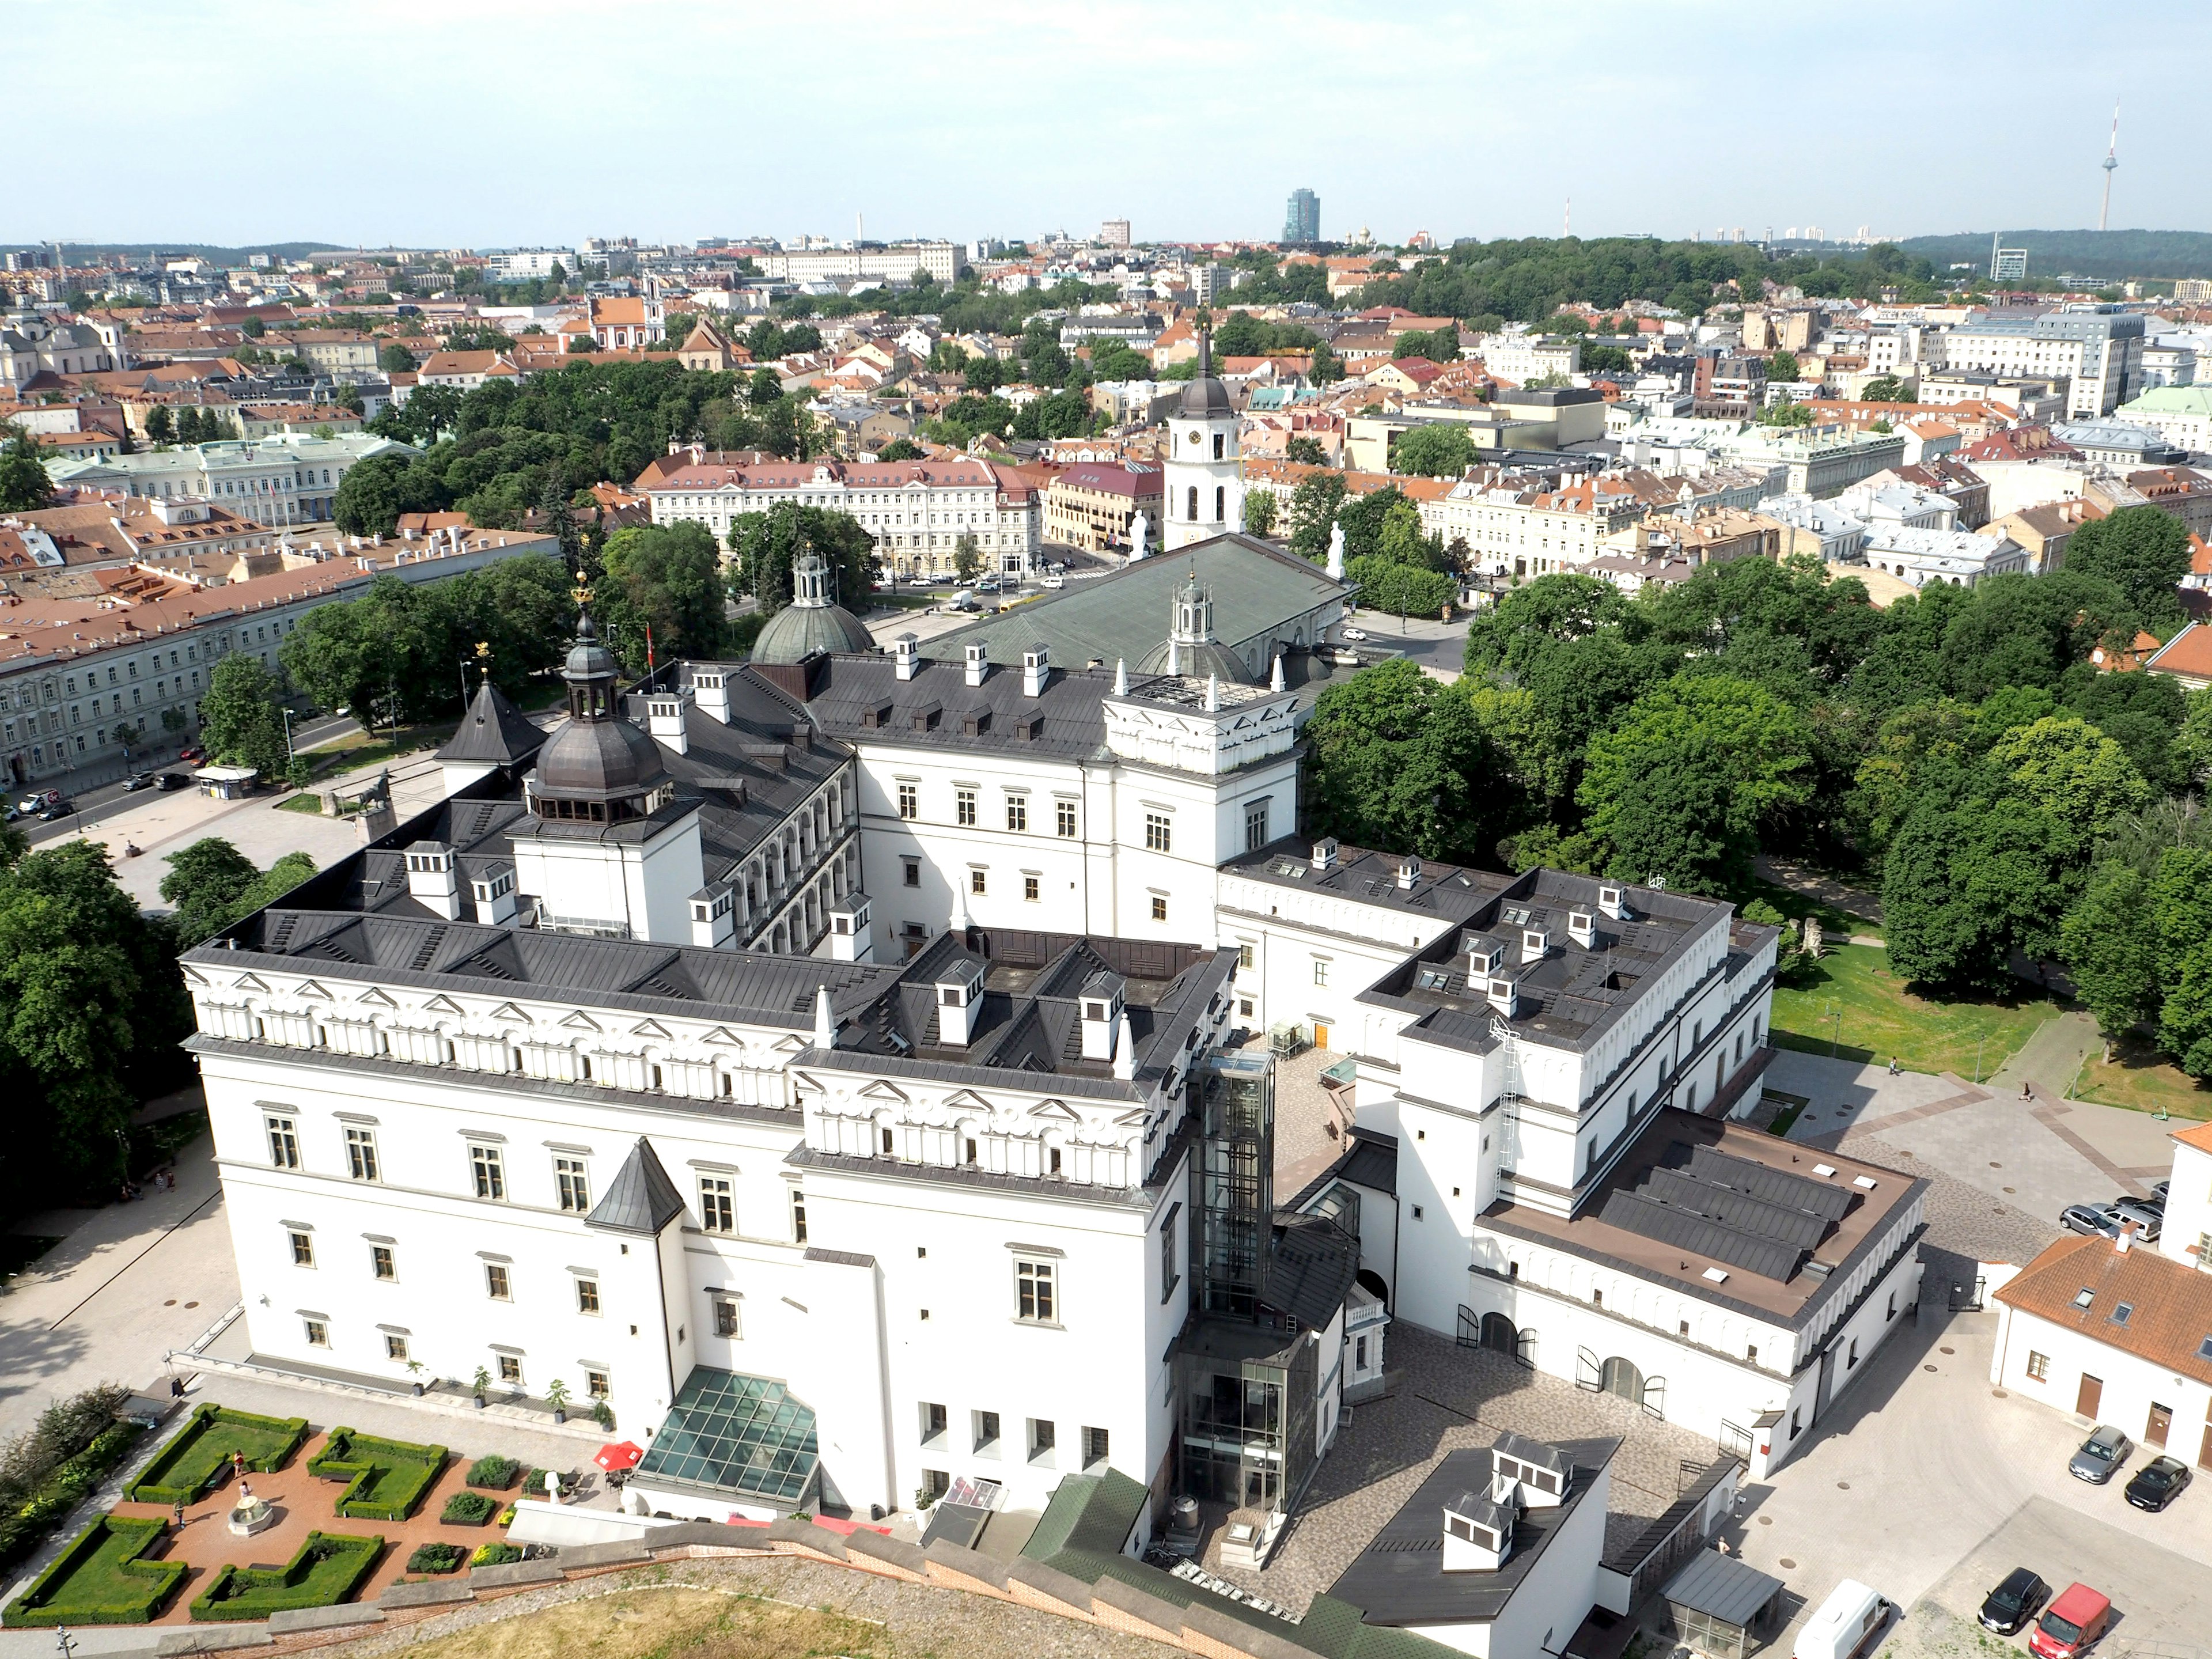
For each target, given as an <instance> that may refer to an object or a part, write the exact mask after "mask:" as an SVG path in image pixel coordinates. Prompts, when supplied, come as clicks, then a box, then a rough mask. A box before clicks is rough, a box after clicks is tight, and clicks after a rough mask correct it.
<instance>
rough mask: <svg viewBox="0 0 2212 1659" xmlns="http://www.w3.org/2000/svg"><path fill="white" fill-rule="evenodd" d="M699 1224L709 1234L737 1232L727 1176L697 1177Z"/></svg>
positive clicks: (735, 1207) (736, 1217)
mask: <svg viewBox="0 0 2212 1659" xmlns="http://www.w3.org/2000/svg"><path fill="white" fill-rule="evenodd" d="M699 1223H700V1225H702V1226H703V1227H704V1228H705V1229H706V1230H707V1231H708V1232H710V1233H734V1232H735V1231H737V1230H738V1216H737V1206H736V1205H735V1204H734V1203H733V1202H732V1198H731V1194H730V1178H729V1176H718V1175H702V1176H700V1177H699Z"/></svg>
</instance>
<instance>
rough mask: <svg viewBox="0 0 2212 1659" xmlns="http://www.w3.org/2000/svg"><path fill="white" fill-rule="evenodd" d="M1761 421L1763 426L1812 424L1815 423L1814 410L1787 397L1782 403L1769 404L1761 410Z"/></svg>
mask: <svg viewBox="0 0 2212 1659" xmlns="http://www.w3.org/2000/svg"><path fill="white" fill-rule="evenodd" d="M1812 424H1813V411H1812V410H1810V409H1808V408H1807V407H1806V406H1805V405H1804V404H1798V403H1791V402H1790V401H1789V400H1788V399H1786V398H1785V399H1784V401H1782V402H1781V403H1778V404H1767V406H1766V407H1765V408H1764V409H1762V410H1759V425H1761V426H1782V427H1792V426H1810V425H1812Z"/></svg>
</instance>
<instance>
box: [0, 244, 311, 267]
mask: <svg viewBox="0 0 2212 1659" xmlns="http://www.w3.org/2000/svg"><path fill="white" fill-rule="evenodd" d="M0 246H14V247H18V248H26V249H27V248H35V247H45V246H48V244H46V243H44V242H15V243H11V244H0ZM62 246H63V248H64V252H67V253H68V254H69V255H70V257H71V258H83V257H86V256H88V255H92V254H102V253H116V254H123V255H125V256H131V255H137V256H139V257H142V258H143V256H144V255H146V254H148V253H149V252H152V253H160V254H162V255H164V256H166V257H167V258H172V259H205V260H207V261H208V262H209V263H210V264H218V265H242V264H245V263H246V255H247V254H249V253H266V254H268V255H270V257H271V258H277V259H306V258H312V257H313V256H314V255H315V254H318V253H350V252H353V250H352V249H351V248H347V247H342V246H339V245H338V244H337V243H336V242H255V243H252V244H251V245H250V246H246V247H216V246H212V245H210V244H209V243H206V242H64V244H62Z"/></svg>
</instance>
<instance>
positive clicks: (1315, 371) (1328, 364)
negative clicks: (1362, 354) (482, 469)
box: [1310, 340, 1345, 386]
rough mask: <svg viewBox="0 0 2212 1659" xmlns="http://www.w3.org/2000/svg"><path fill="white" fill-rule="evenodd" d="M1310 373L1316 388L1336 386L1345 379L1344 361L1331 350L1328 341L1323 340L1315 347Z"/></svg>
mask: <svg viewBox="0 0 2212 1659" xmlns="http://www.w3.org/2000/svg"><path fill="white" fill-rule="evenodd" d="M1310 373H1311V376H1312V380H1313V383H1314V384H1315V385H1316V386H1334V385H1335V384H1336V383H1337V382H1338V381H1339V380H1342V379H1343V378H1344V375H1345V368H1344V360H1343V359H1342V358H1340V357H1339V356H1337V355H1336V353H1335V352H1334V351H1332V350H1331V349H1329V344H1328V341H1326V340H1323V341H1322V342H1321V343H1319V344H1318V345H1316V346H1315V347H1314V349H1313V368H1312V370H1311V371H1310Z"/></svg>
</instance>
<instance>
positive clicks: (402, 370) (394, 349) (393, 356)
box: [376, 340, 415, 374]
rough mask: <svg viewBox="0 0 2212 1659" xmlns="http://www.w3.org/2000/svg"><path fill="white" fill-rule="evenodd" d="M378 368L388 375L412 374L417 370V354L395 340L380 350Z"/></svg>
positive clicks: (377, 361)
mask: <svg viewBox="0 0 2212 1659" xmlns="http://www.w3.org/2000/svg"><path fill="white" fill-rule="evenodd" d="M376 366H377V367H378V368H380V369H382V370H383V371H384V372H385V373H386V374H412V373H413V372H414V368H415V354H414V353H413V352H411V351H410V350H409V349H407V348H406V347H405V346H404V345H401V344H400V343H398V341H397V340H394V341H392V343H390V344H388V345H386V346H384V347H382V348H381V349H379V350H378V352H377V354H376Z"/></svg>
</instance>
